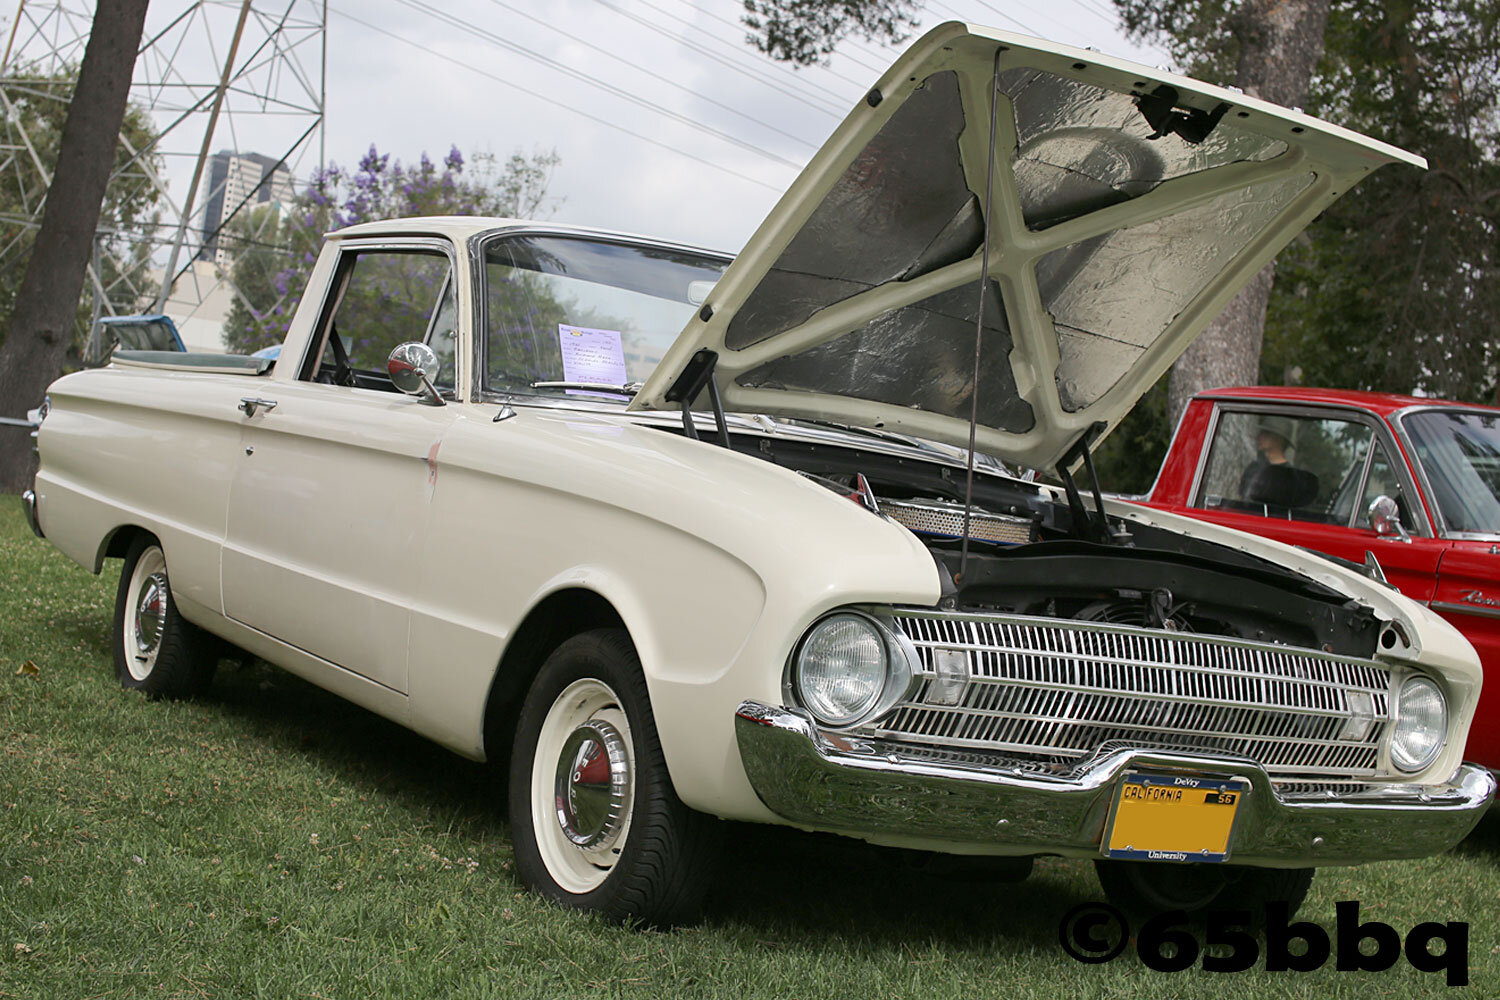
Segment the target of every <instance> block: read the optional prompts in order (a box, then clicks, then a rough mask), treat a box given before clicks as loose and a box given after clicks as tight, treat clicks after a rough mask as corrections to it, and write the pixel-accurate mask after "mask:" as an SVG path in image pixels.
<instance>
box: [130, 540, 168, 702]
mask: <svg viewBox="0 0 1500 1000" xmlns="http://www.w3.org/2000/svg"><path fill="white" fill-rule="evenodd" d="M170 600H171V590H170V587H169V585H168V583H167V560H166V556H164V555H162V551H161V549H160V548H159V547H157V546H155V545H153V546H151V547H150V548H147V549H146V550H145V551H143V552H142V553H141V557H140V558H139V559H137V560H136V563H135V569H134V570H133V571H132V572H131V574H130V587H129V589H128V591H127V592H126V601H127V605H126V608H125V629H124V631H125V635H124V646H125V649H124V653H125V665H126V669H127V670H129V671H130V676H131V678H132V679H133V680H136V681H144V680H145V679H146V678H147V677H150V676H151V671H152V670H153V669H155V667H156V657H157V655H158V654H159V653H160V652H161V640H162V636H163V634H164V633H165V632H166V626H167V604H168V602H169V601H170Z"/></svg>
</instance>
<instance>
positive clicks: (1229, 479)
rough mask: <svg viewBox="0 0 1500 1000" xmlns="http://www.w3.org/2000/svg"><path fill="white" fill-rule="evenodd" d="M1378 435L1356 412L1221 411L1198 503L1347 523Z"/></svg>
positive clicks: (1327, 522) (1272, 514)
mask: <svg viewBox="0 0 1500 1000" xmlns="http://www.w3.org/2000/svg"><path fill="white" fill-rule="evenodd" d="M1373 438H1374V432H1373V431H1372V430H1371V429H1370V428H1369V427H1368V426H1366V425H1365V424H1362V423H1359V422H1357V421H1353V420H1336V419H1333V420H1330V419H1325V418H1318V417H1308V416H1297V415H1282V414H1272V413H1235V412H1225V413H1222V414H1220V416H1219V420H1218V424H1217V425H1216V427H1215V429H1214V439H1213V441H1212V443H1211V444H1210V448H1209V455H1208V466H1207V468H1206V469H1205V471H1204V476H1203V483H1202V486H1201V487H1200V489H1199V493H1198V496H1197V498H1196V499H1195V503H1194V505H1195V506H1198V507H1204V508H1214V509H1220V510H1237V511H1243V512H1245V513H1250V514H1259V515H1261V516H1263V517H1276V518H1282V519H1288V520H1297V521H1315V522H1319V523H1323V524H1348V523H1349V517H1350V512H1351V509H1352V506H1353V504H1354V501H1355V498H1356V494H1358V492H1359V487H1360V483H1361V481H1362V478H1363V475H1364V468H1365V462H1366V459H1367V458H1368V456H1369V448H1370V445H1371V443H1372V440H1373Z"/></svg>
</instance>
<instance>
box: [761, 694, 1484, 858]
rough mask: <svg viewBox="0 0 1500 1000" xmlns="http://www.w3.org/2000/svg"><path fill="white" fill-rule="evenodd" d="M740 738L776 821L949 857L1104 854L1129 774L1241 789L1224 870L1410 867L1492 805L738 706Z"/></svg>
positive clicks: (1471, 771) (1208, 760)
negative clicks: (970, 744) (1387, 863)
mask: <svg viewBox="0 0 1500 1000" xmlns="http://www.w3.org/2000/svg"><path fill="white" fill-rule="evenodd" d="M735 733H736V737H737V739H738V742H739V749H740V757H741V759H742V761H743V763H744V767H745V774H746V776H747V777H748V778H749V780H750V784H751V786H752V787H754V789H755V792H756V794H757V795H759V796H760V799H761V801H762V802H764V803H765V804H766V806H767V808H769V809H770V810H771V811H772V812H774V813H776V814H777V815H778V816H781V817H782V818H784V819H786V820H787V821H788V822H790V823H793V824H795V825H798V826H804V827H809V828H813V829H818V830H825V831H829V832H832V833H843V834H849V835H852V836H857V837H865V838H871V839H883V840H888V841H892V842H895V841H904V842H915V841H928V842H939V843H943V844H948V845H951V846H952V847H953V849H954V850H955V851H957V852H963V853H967V852H975V851H982V852H992V853H999V854H1056V855H1063V856H1067V857H1099V856H1100V846H1099V845H1100V839H1101V837H1102V836H1103V833H1104V828H1105V823H1106V822H1107V821H1108V819H1109V813H1110V807H1111V805H1112V804H1113V802H1114V800H1115V797H1116V795H1117V789H1118V787H1119V785H1120V782H1121V781H1122V780H1123V778H1124V776H1125V775H1126V774H1127V773H1128V772H1136V771H1147V772H1152V773H1165V774H1171V773H1174V772H1176V773H1183V774H1191V775H1193V776H1196V777H1221V778H1235V777H1237V778H1243V779H1246V780H1247V781H1249V782H1250V791H1249V793H1248V794H1247V795H1246V796H1245V798H1244V800H1243V801H1242V804H1241V806H1240V809H1241V813H1240V816H1239V817H1238V819H1237V821H1236V824H1235V831H1234V836H1233V840H1232V841H1231V844H1230V858H1229V860H1230V861H1232V862H1234V863H1236V864H1251V865H1265V866H1270V867H1278V866H1279V867H1303V866H1318V865H1349V864H1360V863H1363V862H1366V861H1381V860H1387V859H1392V858H1418V857H1426V856H1427V855H1431V854H1436V853H1438V852H1440V851H1444V850H1447V849H1448V848H1449V847H1452V846H1453V845H1454V844H1456V843H1458V841H1460V840H1462V839H1463V837H1464V836H1465V835H1466V834H1467V833H1468V832H1469V831H1470V830H1471V829H1472V828H1473V827H1474V824H1475V823H1477V822H1478V821H1479V818H1480V817H1481V816H1482V815H1483V814H1484V811H1485V809H1486V807H1487V806H1488V805H1489V802H1490V800H1491V799H1492V798H1493V797H1494V794H1495V778H1494V776H1493V775H1491V774H1490V772H1489V771H1488V770H1487V769H1485V768H1482V767H1475V766H1473V765H1470V764H1465V765H1463V766H1462V767H1460V768H1459V770H1458V772H1457V773H1456V774H1454V775H1453V777H1452V778H1451V779H1450V780H1449V781H1447V782H1445V783H1443V784H1437V785H1416V784H1411V783H1396V782H1386V783H1376V782H1370V783H1367V784H1363V785H1349V786H1347V787H1340V786H1338V785H1336V784H1332V783H1329V784H1328V785H1327V786H1326V787H1323V788H1319V789H1315V790H1310V791H1300V792H1290V791H1283V790H1281V789H1278V788H1276V787H1275V786H1274V785H1273V784H1272V783H1271V779H1270V778H1269V776H1267V774H1266V772H1265V770H1264V769H1263V768H1262V767H1261V766H1260V765H1259V764H1257V763H1255V762H1254V761H1253V760H1250V759H1248V758H1236V757H1233V756H1230V755H1225V754H1221V753H1213V754H1197V753H1193V752H1189V751H1161V750H1146V749H1140V748H1131V747H1119V746H1116V747H1113V748H1110V749H1109V750H1107V751H1101V752H1100V753H1098V754H1096V755H1094V756H1093V757H1090V758H1088V759H1087V760H1084V761H1082V762H1080V763H1078V764H1076V765H1071V766H1066V767H1049V766H1046V765H1038V764H1035V763H1031V762H1027V761H1023V760H1020V759H1005V758H997V757H981V756H980V755H974V754H961V753H943V752H936V753H932V752H929V751H926V750H924V748H921V747H905V746H901V745H899V744H894V743H889V742H879V743H877V742H875V741H871V740H863V739H856V738H848V737H844V736H840V735H838V734H834V733H824V732H821V731H819V730H818V729H817V727H816V726H815V725H814V723H813V722H812V720H811V719H810V718H808V717H807V716H806V715H805V714H804V713H802V712H798V711H792V710H789V709H785V708H773V707H771V706H767V705H762V704H760V703H759V702H753V701H746V702H743V703H741V705H740V707H739V710H738V711H737V712H736V713H735Z"/></svg>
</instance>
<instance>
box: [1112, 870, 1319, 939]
mask: <svg viewBox="0 0 1500 1000" xmlns="http://www.w3.org/2000/svg"><path fill="white" fill-rule="evenodd" d="M1094 870H1095V871H1096V872H1097V874H1098V876H1099V884H1100V885H1101V886H1102V887H1103V889H1104V895H1105V898H1107V899H1108V900H1109V901H1110V902H1111V903H1113V904H1114V905H1115V906H1117V907H1119V908H1120V909H1121V910H1123V911H1124V912H1125V913H1126V914H1127V915H1129V916H1130V917H1132V918H1133V919H1142V920H1143V919H1147V918H1150V917H1152V916H1154V915H1155V914H1158V913H1165V912H1167V911H1169V910H1183V911H1185V912H1186V913H1187V914H1188V916H1189V917H1192V916H1195V915H1197V914H1200V913H1204V912H1206V911H1208V910H1248V911H1249V913H1250V924H1251V926H1259V925H1260V924H1261V923H1263V922H1264V921H1265V911H1266V904H1267V903H1272V902H1285V903H1286V904H1287V914H1288V916H1290V915H1291V914H1293V913H1296V912H1297V908H1298V907H1299V906H1301V905H1302V901H1303V900H1304V899H1306V898H1307V891H1308V889H1309V888H1311V887H1312V879H1313V869H1311V868H1246V867H1244V866H1240V865H1214V864H1160V863H1157V862H1151V861H1106V860H1098V861H1095V862H1094Z"/></svg>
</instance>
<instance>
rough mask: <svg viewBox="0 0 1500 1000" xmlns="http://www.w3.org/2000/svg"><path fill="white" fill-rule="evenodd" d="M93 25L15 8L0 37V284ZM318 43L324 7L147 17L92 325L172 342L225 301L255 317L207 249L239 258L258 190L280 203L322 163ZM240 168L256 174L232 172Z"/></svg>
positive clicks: (105, 228) (198, 0)
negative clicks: (110, 324)
mask: <svg viewBox="0 0 1500 1000" xmlns="http://www.w3.org/2000/svg"><path fill="white" fill-rule="evenodd" d="M93 9H94V4H93V3H92V2H89V0H58V2H39V0H18V3H17V6H16V9H15V12H14V14H13V15H12V16H11V17H10V18H9V19H8V23H6V22H5V21H0V31H3V35H4V38H3V43H4V50H3V55H0V272H3V271H4V270H6V269H9V268H14V267H18V266H20V265H19V259H20V258H21V257H22V256H23V254H24V251H25V249H26V248H27V247H29V245H30V243H31V237H32V236H34V234H35V231H36V229H37V228H38V226H39V225H40V222H41V210H42V205H43V202H44V199H45V197H46V196H47V185H48V184H49V183H50V181H51V175H50V164H51V161H52V157H53V156H54V155H55V146H56V133H55V132H54V131H53V129H54V128H60V126H61V121H62V116H63V113H64V109H63V108H62V105H64V104H65V103H66V101H67V98H68V94H69V92H70V90H71V84H72V82H73V80H75V79H76V76H77V71H78V67H79V65H80V64H81V63H82V61H83V52H84V47H85V45H86V44H87V42H88V36H89V30H90V27H91V25H92V21H93ZM326 29H327V6H326V0H176V2H171V0H167V2H163V0H156V2H154V3H153V4H152V5H151V7H150V9H149V12H148V14H147V17H146V27H145V31H144V32H143V34H142V37H141V49H140V53H139V55H138V56H137V58H136V64H135V75H134V79H133V81H132V84H131V94H130V101H131V107H132V109H134V110H133V111H131V112H128V113H127V114H128V115H135V116H136V118H137V120H138V121H139V120H144V122H146V123H148V124H149V130H141V129H136V130H135V132H134V138H135V139H136V140H139V142H138V143H133V142H132V137H133V134H132V129H131V127H130V126H129V124H128V123H127V127H126V128H124V129H122V131H121V136H120V143H121V147H120V149H119V150H117V157H116V161H117V162H116V169H115V172H114V174H113V175H112V177H111V180H110V184H111V188H110V191H111V193H110V195H109V196H108V198H107V200H106V210H105V212H104V213H103V214H101V217H100V220H99V232H98V235H97V237H96V239H95V253H94V260H93V263H92V265H91V266H90V269H89V277H88V282H87V285H86V288H87V289H88V291H86V293H85V294H86V296H89V297H91V299H92V303H93V315H94V317H95V318H97V317H98V316H99V315H111V314H118V313H131V312H139V311H146V310H161V311H165V312H167V313H168V314H169V315H172V316H173V318H174V319H176V320H177V321H178V325H179V327H182V326H184V323H186V324H187V325H188V326H189V327H191V326H192V325H193V324H194V322H198V323H200V324H206V325H207V327H206V328H211V327H212V326H214V325H215V323H216V320H215V319H213V318H212V314H213V313H216V312H217V313H222V311H223V310H224V308H225V307H226V304H227V302H228V301H229V297H230V296H235V297H238V298H239V299H240V300H241V301H242V302H243V304H245V305H246V306H248V307H250V308H251V309H252V311H255V312H260V311H263V310H264V309H266V308H269V307H270V306H271V305H272V303H254V302H249V301H248V300H246V299H245V297H244V295H243V294H242V293H241V292H240V291H239V290H238V289H235V288H234V287H233V284H232V282H230V280H229V278H228V276H227V274H226V273H225V265H226V261H225V258H224V255H223V253H222V252H221V251H217V245H218V242H219V241H218V239H217V237H218V236H219V234H220V232H221V231H223V230H224V228H225V227H226V226H229V225H231V224H233V225H235V226H236V227H237V229H238V232H237V233H236V237H237V239H238V241H239V242H240V243H241V244H243V243H245V242H247V241H249V242H252V243H253V242H254V241H255V240H256V239H257V238H258V237H259V235H260V234H259V232H258V231H256V227H257V226H259V227H264V225H265V224H266V222H265V220H266V218H267V215H266V213H258V216H252V214H251V213H250V211H249V209H250V208H251V207H253V206H254V205H255V204H256V203H257V202H259V201H263V200H264V199H265V195H266V193H267V192H268V191H270V190H271V189H272V188H273V187H274V188H275V189H276V194H277V195H278V196H280V197H282V198H285V197H288V196H289V193H290V190H291V186H292V183H293V179H294V178H300V177H305V176H306V175H307V174H308V173H310V172H311V171H312V170H313V169H314V168H316V167H318V166H319V165H320V164H321V163H322V159H323V148H322V147H323V112H324V106H325V103H324V93H325V88H324V78H325V74H324V66H325V64H326V42H325V40H326V37H327V32H326ZM142 116H143V117H142ZM153 133H154V138H152V137H151V136H152V134H153ZM142 136H144V137H145V138H144V139H143V138H142ZM137 145H139V147H140V148H136V147H137ZM217 154H228V156H227V157H225V156H220V155H217ZM225 164H228V166H225ZM249 164H258V165H259V166H258V167H257V168H256V169H254V170H253V172H252V173H251V174H249V175H246V174H245V171H243V170H237V168H238V167H241V166H244V165H249ZM247 169H248V167H247ZM262 170H263V171H264V173H263V175H262V174H261V171H262ZM247 176H248V177H249V180H248V181H247V180H246V177H247ZM153 196H154V199H153ZM112 205H114V206H122V205H123V206H130V205H135V206H141V205H146V206H148V208H147V210H146V211H144V212H141V211H137V212H134V213H132V212H130V211H126V210H119V209H112V207H111V206H112ZM252 219H258V221H256V222H251V221H250V220H252ZM247 225H248V226H250V227H251V228H250V229H249V230H246V229H243V228H240V227H244V226H247ZM216 264H217V266H216ZM14 281H16V282H19V275H16V276H15V278H14ZM163 307H165V308H163ZM185 335H186V330H185ZM189 339H191V338H189ZM200 339H201V335H200Z"/></svg>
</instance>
